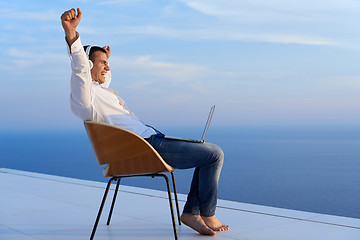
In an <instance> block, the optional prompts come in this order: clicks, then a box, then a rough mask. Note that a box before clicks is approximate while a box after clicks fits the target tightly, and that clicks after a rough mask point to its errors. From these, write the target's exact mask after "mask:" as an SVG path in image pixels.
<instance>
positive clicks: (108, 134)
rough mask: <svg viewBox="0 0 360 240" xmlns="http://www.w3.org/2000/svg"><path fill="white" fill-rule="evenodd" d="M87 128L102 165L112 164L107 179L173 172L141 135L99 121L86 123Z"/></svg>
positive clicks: (107, 169) (106, 172)
mask: <svg viewBox="0 0 360 240" xmlns="http://www.w3.org/2000/svg"><path fill="white" fill-rule="evenodd" d="M84 125H85V128H86V132H87V134H88V137H89V139H90V142H91V145H92V147H93V150H94V153H95V156H96V159H97V161H98V163H99V165H103V164H108V165H107V167H106V168H105V169H104V176H105V177H110V176H131V175H141V174H150V173H159V172H172V171H173V168H172V167H171V166H170V165H168V164H167V163H166V162H165V161H164V160H163V159H162V158H161V156H160V155H159V154H158V153H157V152H156V150H155V149H154V148H153V147H152V146H151V145H150V144H149V143H148V142H147V141H145V140H144V139H143V138H142V137H140V136H138V135H137V134H135V133H132V132H130V131H128V130H126V129H123V128H119V127H116V126H113V125H110V124H106V123H100V122H95V121H85V122H84Z"/></svg>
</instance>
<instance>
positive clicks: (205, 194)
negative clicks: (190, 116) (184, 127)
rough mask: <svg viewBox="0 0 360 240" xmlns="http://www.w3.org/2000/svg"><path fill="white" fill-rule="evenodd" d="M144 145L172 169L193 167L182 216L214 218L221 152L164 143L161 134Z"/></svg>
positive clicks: (212, 147)
mask: <svg viewBox="0 0 360 240" xmlns="http://www.w3.org/2000/svg"><path fill="white" fill-rule="evenodd" d="M147 141H148V142H149V143H150V144H151V145H152V146H153V147H154V148H155V149H156V151H157V152H158V153H159V154H160V156H161V157H162V158H163V159H164V161H165V162H166V163H168V164H169V165H170V166H172V167H173V168H175V169H188V168H194V167H195V171H194V175H193V179H192V183H191V188H190V192H189V194H188V196H187V201H186V204H185V206H184V210H183V212H184V213H192V214H196V215H201V216H204V217H211V216H213V215H215V209H216V203H217V189H218V182H219V177H220V172H221V168H222V165H223V161H224V153H223V151H222V150H221V148H220V147H218V146H217V145H215V144H212V143H207V142H204V143H194V142H186V141H181V140H173V139H166V138H164V136H163V135H161V134H158V135H154V136H152V137H151V138H149V139H147Z"/></svg>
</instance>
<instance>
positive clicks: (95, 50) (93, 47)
mask: <svg viewBox="0 0 360 240" xmlns="http://www.w3.org/2000/svg"><path fill="white" fill-rule="evenodd" d="M88 47H89V45H86V46H84V51H85V52H86V49H87V48H88ZM97 51H100V52H103V53H105V54H106V50H105V49H103V48H102V47H99V46H91V49H90V53H89V56H88V57H89V59H90V60H91V61H93V60H94V53H95V52H97Z"/></svg>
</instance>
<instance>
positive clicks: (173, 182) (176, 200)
mask: <svg viewBox="0 0 360 240" xmlns="http://www.w3.org/2000/svg"><path fill="white" fill-rule="evenodd" d="M170 173H171V178H172V184H173V189H174V195H175V204H176V210H177V216H178V222H179V225H181V220H180V211H179V202H178V198H177V191H176V184H175V176H174V173H173V172H170ZM127 177H152V178H154V177H163V178H164V179H165V181H166V187H167V192H168V198H169V205H170V212H171V219H172V225H173V230H174V237H175V240H177V239H178V235H177V229H176V223H175V214H174V208H173V203H172V197H171V188H170V182H169V178H168V177H167V176H166V175H165V174H163V173H156V174H146V175H132V176H122V177H112V178H110V180H109V181H108V183H107V186H106V189H105V192H104V196H103V198H102V201H101V205H100V208H99V212H98V214H97V217H96V220H95V224H94V227H93V230H92V232H91V236H90V240H92V239H94V236H95V232H96V229H97V226H98V224H99V220H100V217H101V213H102V211H103V208H104V205H105V202H106V198H107V195H108V193H109V190H110V186H111V183H112V182H113V181H117V183H116V187H115V191H114V196H113V200H112V203H111V207H110V211H109V216H108V219H107V222H106V225H109V224H110V221H111V217H112V213H113V210H114V206H115V202H116V197H117V194H118V191H119V185H120V180H121V178H127Z"/></svg>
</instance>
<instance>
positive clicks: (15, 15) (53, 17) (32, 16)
mask: <svg viewBox="0 0 360 240" xmlns="http://www.w3.org/2000/svg"><path fill="white" fill-rule="evenodd" d="M0 19H6V20H7V21H8V20H9V19H11V20H16V21H23V20H27V21H41V22H48V21H52V22H53V21H57V22H59V13H58V12H56V11H55V10H53V9H46V10H41V11H40V10H39V11H34V10H31V11H17V10H13V9H1V10H0Z"/></svg>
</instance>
